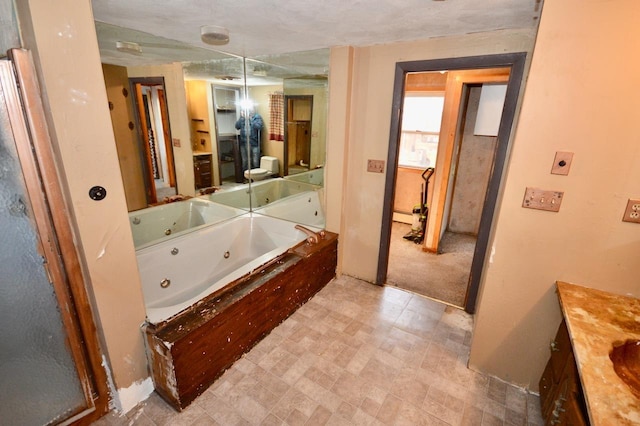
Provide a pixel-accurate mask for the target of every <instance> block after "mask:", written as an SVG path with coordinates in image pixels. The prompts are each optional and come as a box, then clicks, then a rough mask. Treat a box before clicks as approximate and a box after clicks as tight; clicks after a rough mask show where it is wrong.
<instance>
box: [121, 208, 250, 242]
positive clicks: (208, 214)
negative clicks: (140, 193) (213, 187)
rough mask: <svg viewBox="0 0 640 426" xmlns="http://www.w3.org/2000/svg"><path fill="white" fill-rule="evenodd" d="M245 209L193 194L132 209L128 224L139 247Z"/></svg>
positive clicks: (232, 215) (219, 219) (222, 219)
mask: <svg viewBox="0 0 640 426" xmlns="http://www.w3.org/2000/svg"><path fill="white" fill-rule="evenodd" d="M244 213H245V212H244V211H243V210H239V209H236V208H233V207H230V206H226V205H222V204H217V203H213V202H210V201H208V200H203V199H200V198H191V199H189V200H184V201H177V202H174V203H169V204H163V205H160V206H154V207H149V208H146V209H142V210H137V211H134V212H131V213H129V224H130V225H131V232H132V234H133V243H134V245H135V247H136V249H140V248H143V247H147V246H149V245H151V244H155V243H157V242H160V241H163V240H166V239H169V238H174V237H176V236H179V235H182V234H184V233H186V232H189V231H193V230H194V229H197V228H199V227H201V226H204V225H211V224H215V223H219V222H221V221H224V220H227V219H230V218H232V217H236V216H239V215H241V214H244Z"/></svg>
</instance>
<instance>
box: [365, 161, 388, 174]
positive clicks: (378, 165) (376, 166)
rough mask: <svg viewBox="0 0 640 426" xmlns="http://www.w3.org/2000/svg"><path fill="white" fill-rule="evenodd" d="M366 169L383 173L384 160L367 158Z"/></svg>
mask: <svg viewBox="0 0 640 426" xmlns="http://www.w3.org/2000/svg"><path fill="white" fill-rule="evenodd" d="M367 171H368V172H373V173H383V172H384V160H367Z"/></svg>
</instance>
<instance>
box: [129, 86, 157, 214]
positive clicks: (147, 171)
mask: <svg viewBox="0 0 640 426" xmlns="http://www.w3.org/2000/svg"><path fill="white" fill-rule="evenodd" d="M131 86H132V90H133V94H134V103H133V106H134V110H135V112H136V114H135V117H136V122H137V124H138V125H137V126H136V127H137V128H138V136H139V138H140V139H139V141H140V145H139V146H140V147H141V148H142V152H143V153H144V158H143V159H142V165H143V167H142V170H144V181H145V186H146V188H145V189H146V191H145V192H146V194H147V204H155V203H157V202H158V195H157V194H156V185H155V178H154V175H153V164H151V149H150V148H149V128H148V127H147V121H146V120H145V117H146V116H147V115H146V113H145V110H144V99H143V96H142V86H143V84H142V83H139V82H132V83H131Z"/></svg>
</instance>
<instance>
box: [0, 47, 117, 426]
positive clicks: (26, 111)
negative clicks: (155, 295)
mask: <svg viewBox="0 0 640 426" xmlns="http://www.w3.org/2000/svg"><path fill="white" fill-rule="evenodd" d="M9 57H10V58H11V60H12V61H13V63H14V65H15V66H14V69H13V71H14V72H15V78H16V80H17V82H18V86H19V87H18V90H19V92H20V99H17V98H16V99H13V101H12V102H11V104H10V106H11V107H10V111H9V113H10V116H11V120H15V121H14V122H17V123H21V122H22V123H23V124H24V126H15V127H13V131H14V136H15V137H16V147H17V150H18V156H19V158H20V163H21V167H22V171H23V174H24V178H25V185H26V187H27V193H28V196H29V202H30V205H31V208H32V209H33V220H34V225H35V227H36V229H37V232H38V238H39V241H40V248H41V251H42V255H43V257H44V258H45V259H46V262H47V269H48V273H49V275H50V281H52V285H53V287H54V289H55V294H56V297H57V298H58V303H59V305H60V314H61V317H62V320H63V323H64V326H65V329H66V330H67V332H68V339H69V341H68V343H69V346H70V349H71V354H72V356H73V359H74V361H75V362H76V366H77V368H78V371H79V375H80V382H81V384H82V388H83V392H84V395H85V401H86V403H87V407H85V408H84V409H83V410H82V411H80V412H77V413H74V414H75V416H74V417H73V418H74V419H75V421H74V423H76V424H89V423H91V422H92V421H93V420H96V419H97V418H99V417H101V416H102V415H104V414H105V413H106V412H107V411H108V409H109V407H108V402H109V401H108V399H109V389H108V386H107V374H106V371H105V370H104V367H103V365H102V352H101V350H100V345H99V340H98V334H97V328H96V324H95V322H94V318H93V313H92V311H91V304H90V301H89V296H88V294H87V289H86V286H85V281H84V277H83V274H82V269H81V265H80V260H79V254H78V253H77V251H76V245H75V238H74V236H73V233H72V228H71V224H70V222H69V208H68V206H67V205H66V202H65V199H64V196H63V191H62V187H61V184H60V178H59V176H58V173H57V169H56V163H55V155H54V153H53V150H52V143H51V136H50V133H49V130H48V127H47V122H46V120H45V112H44V108H43V105H42V100H41V98H40V93H41V92H40V88H39V84H38V81H37V77H36V71H35V67H34V65H33V59H32V57H31V53H30V52H29V51H26V50H22V49H13V50H10V51H9ZM7 68H8V67H7ZM7 68H4V67H3V68H2V71H3V73H4V72H6V71H7ZM4 77H8V76H7V75H6V74H5V75H4ZM12 78H13V77H12ZM5 81H6V80H5ZM5 93H7V91H5ZM20 102H22V105H23V106H24V108H21V107H20V105H21V104H20ZM21 129H28V131H29V134H27V133H26V132H24V131H22V130H21ZM85 414H86V415H85Z"/></svg>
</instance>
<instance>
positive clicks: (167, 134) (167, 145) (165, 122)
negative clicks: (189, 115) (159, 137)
mask: <svg viewBox="0 0 640 426" xmlns="http://www.w3.org/2000/svg"><path fill="white" fill-rule="evenodd" d="M158 100H159V102H160V114H161V115H162V132H163V134H164V149H165V152H166V153H167V163H168V164H167V169H168V170H169V186H170V187H172V188H175V187H176V170H175V163H174V159H173V140H172V138H171V122H170V121H169V108H168V107H167V99H166V97H165V90H164V86H162V89H158Z"/></svg>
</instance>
